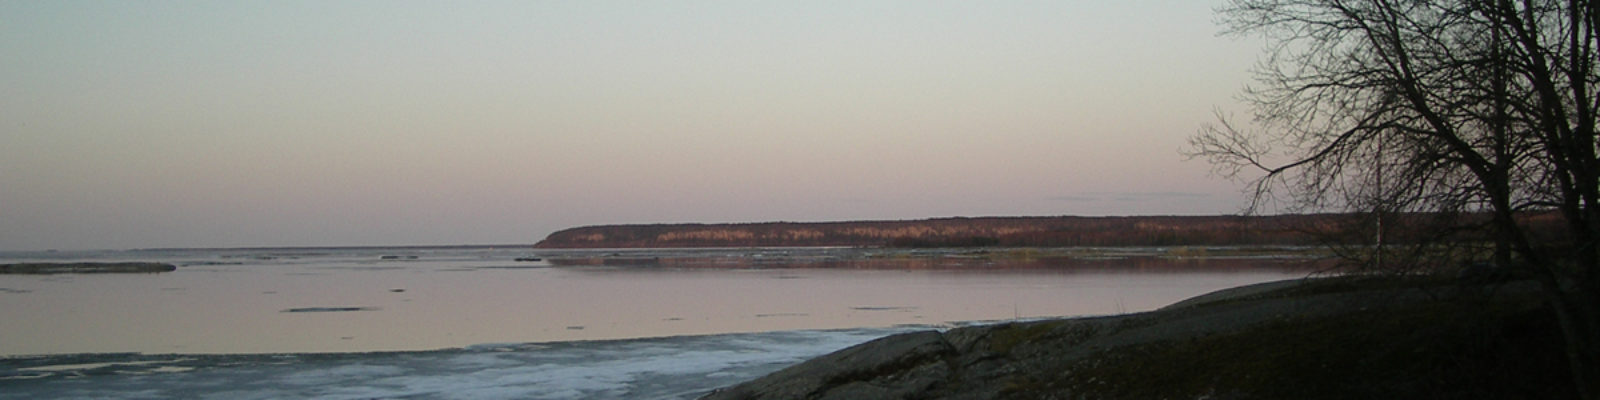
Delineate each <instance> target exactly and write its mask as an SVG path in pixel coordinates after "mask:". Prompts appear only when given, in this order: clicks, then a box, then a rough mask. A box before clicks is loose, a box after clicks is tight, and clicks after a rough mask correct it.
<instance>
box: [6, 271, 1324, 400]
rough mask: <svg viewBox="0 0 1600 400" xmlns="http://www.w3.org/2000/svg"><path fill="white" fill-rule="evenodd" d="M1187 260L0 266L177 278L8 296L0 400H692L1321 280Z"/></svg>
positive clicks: (31, 289)
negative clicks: (797, 373) (922, 351)
mask: <svg viewBox="0 0 1600 400" xmlns="http://www.w3.org/2000/svg"><path fill="white" fill-rule="evenodd" d="M1178 250H1181V251H1178ZM1198 253H1200V254H1201V255H1204V254H1205V253H1207V252H1205V251H1203V250H1202V251H1199V252H1198ZM1211 253H1215V254H1229V252H1227V251H1213V252H1211ZM1195 254H1196V251H1194V249H1162V248H1150V249H1046V250H1027V249H997V250H988V251H972V250H877V249H845V248H818V249H710V250H563V251H547V250H539V251H535V250H532V249H529V248H526V247H518V246H503V247H398V248H293V249H178V250H133V251H100V252H30V253H0V263H11V262H28V261H50V262H67V261H157V262H168V263H173V264H176V265H178V266H179V268H178V270H177V271H175V272H169V273H160V274H76V275H0V321H4V322H3V324H0V399H10V398H18V399H21V398H111V399H143V398H228V399H250V398H327V399H369V398H441V399H448V398H472V399H493V398H536V399H540V398H549V399H575V398H629V399H631V398H643V399H679V398H694V397H698V396H699V395H702V394H704V393H706V392H708V391H710V390H713V389H715V388H718V387H723V386H727V385H731V384H735V383H738V382H741V381H744V380H748V379H751V378H754V377H758V376H760V375H762V374H766V373H769V372H772V371H775V370H777V369H780V368H782V367H784V366H787V365H791V364H793V363H796V362H799V361H802V360H804V359H807V358H810V357H814V356H817V355H821V354H825V353H828V352H831V351H834V350H838V349H841V348H844V347H848V346H850V345H854V344H857V343H861V342H864V341H867V340H870V339H873V338H877V337H881V336H884V335H888V334H893V333H898V332H907V331H912V330H921V329H946V328H949V327H951V326H956V325H962V324H970V323H978V322H981V321H1002V320H1012V319H1033V318H1044V317H1058V316H1078V315H1096V314H1111V313H1121V312H1135V311H1144V310H1150V309H1154V308H1158V307H1160V306H1163V305H1166V304H1170V303H1172V302H1176V301H1178V300H1182V299H1184V298H1187V297H1191V296H1194V295H1199V294H1203V293H1206V292H1210V291H1213V290H1217V289H1223V288H1227V287H1233V286H1239V285H1244V284H1251V283H1257V282H1265V281H1272V280H1280V279H1289V278H1297V277H1302V276H1305V275H1307V274H1308V273H1310V272H1311V270H1309V269H1308V268H1307V266H1305V265H1303V264H1301V263H1299V262H1297V261H1296V260H1294V259H1290V258H1283V257H1272V256H1248V257H1240V256H1224V257H1218V256H1211V257H1204V256H1201V257H1197V256H1195Z"/></svg>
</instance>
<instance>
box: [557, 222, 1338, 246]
mask: <svg viewBox="0 0 1600 400" xmlns="http://www.w3.org/2000/svg"><path fill="white" fill-rule="evenodd" d="M1345 218H1346V217H1345V216H1335V215H1289V216H1264V217H1241V216H1155V217H989V218H941V219H928V220H917V221H861V222H816V223H792V222H769V223H752V224H663V225H607V226H587V227H580V228H572V229H567V230H563V231H560V232H556V233H552V234H550V236H549V237H548V238H545V239H544V240H542V241H540V242H539V243H538V244H536V245H535V247H538V248H646V247H650V248H675V247H799V246H904V247H936V246H937V247H944V246H988V245H998V246H1177V245H1252V244H1310V243H1311V242H1312V241H1313V240H1312V238H1311V237H1310V235H1306V234H1302V233H1299V232H1301V229H1303V228H1305V227H1308V226H1317V225H1324V224H1326V223H1328V222H1330V221H1334V220H1343V219H1345Z"/></svg>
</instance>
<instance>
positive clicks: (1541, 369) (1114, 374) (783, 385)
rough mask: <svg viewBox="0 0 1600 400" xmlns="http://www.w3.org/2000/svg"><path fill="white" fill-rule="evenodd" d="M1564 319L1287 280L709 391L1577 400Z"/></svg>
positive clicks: (1499, 292)
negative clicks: (1559, 326) (1560, 324)
mask: <svg viewBox="0 0 1600 400" xmlns="http://www.w3.org/2000/svg"><path fill="white" fill-rule="evenodd" d="M1548 314H1549V313H1548V312H1547V311H1545V309H1544V308H1543V307H1542V306H1541V305H1540V302H1539V301H1538V297H1537V296H1536V295H1535V292H1534V287H1533V285H1531V284H1529V283H1502V284H1493V285H1488V286H1484V285H1472V286H1464V285H1461V284H1457V283H1454V282H1446V281H1437V280H1435V281H1419V280H1400V279H1396V278H1349V277H1346V278H1322V279H1311V280H1296V281H1285V282H1275V283H1266V284H1261V285H1254V286H1246V287H1241V288H1235V289H1230V290H1225V291H1221V292H1216V293H1212V294H1208V295H1204V296H1200V297H1197V298H1194V299H1191V300H1187V301H1184V302H1180V303H1177V304H1173V305H1171V306H1168V307H1166V308H1163V309H1160V310H1156V311H1152V312H1145V313H1137V314H1129V315H1117V316H1104V317H1090V318H1074V319H1061V320H1044V321H1032V322H1015V323H1004V324H998V325H988V326H974V327H963V328H955V329H950V330H948V331H944V332H938V331H925V332H916V333H908V334H902V335H896V336H891V337H886V338H882V339H878V340H875V341H872V342H868V343H864V344H861V345H857V346H854V347H851V348H848V349H844V350H841V351H838V352H835V353H832V354H828V355H826V356H822V357H819V358H816V359H812V360H810V361H806V362H804V363H801V364H798V365H795V366H792V367H790V368H787V369H784V370H781V371H778V372H775V373H773V374H771V375H768V376H766V377H763V378H759V379H756V380H753V381H750V382H746V383H743V384H740V385H737V386H733V387H729V388H724V389H720V390H718V391H716V392H713V393H711V394H709V395H707V396H705V397H704V399H708V400H726V399H934V398H937V399H1077V398H1084V399H1103V398H1150V399H1153V398H1192V399H1198V398H1213V399H1219V398H1220V399H1257V398H1260V399H1271V398H1299V399H1304V398H1546V399H1549V398H1573V397H1575V394H1573V393H1571V391H1570V390H1571V389H1570V387H1571V385H1570V382H1571V380H1570V379H1569V378H1568V377H1567V376H1568V375H1567V372H1566V370H1565V369H1564V367H1565V364H1564V361H1563V359H1562V358H1561V357H1562V356H1561V354H1562V353H1561V347H1560V343H1561V341H1560V337H1559V332H1558V331H1557V330H1556V328H1555V323H1554V321H1553V319H1552V318H1551V317H1550V316H1549V315H1548Z"/></svg>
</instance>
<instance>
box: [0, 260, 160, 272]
mask: <svg viewBox="0 0 1600 400" xmlns="http://www.w3.org/2000/svg"><path fill="white" fill-rule="evenodd" d="M177 270H178V266H176V265H172V264H163V263H153V262H113V263H90V262H85V263H17V264H0V274H129V273H157V272H172V271H177Z"/></svg>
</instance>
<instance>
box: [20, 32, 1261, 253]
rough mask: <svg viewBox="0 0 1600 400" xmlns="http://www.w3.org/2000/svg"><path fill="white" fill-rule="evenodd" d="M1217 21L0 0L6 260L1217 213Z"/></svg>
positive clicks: (1237, 202) (1228, 91)
mask: <svg viewBox="0 0 1600 400" xmlns="http://www.w3.org/2000/svg"><path fill="white" fill-rule="evenodd" d="M1217 5H1219V4H1218V3H1216V2H1208V1H1195V0H1171V1H1156V0H1132V1H1114V2H1112V1H1002V2H956V1H857V0H848V1H788V2H777V1H674V2H667V1H657V2H634V1H615V2H613V1H505V2H493V1H466V2H439V1H427V2H409V1H321V0H315V1H290V0H284V1H194V2H190V1H141V2H123V1H71V0H60V1H24V0H0V54H3V55H4V56H0V93H3V95H0V250H43V249H63V250H65V249H132V248H152V247H255V246H357V245H427V244H525V243H533V242H535V241H538V240H539V239H542V238H543V237H544V236H545V235H547V234H549V233H551V232H554V231H556V230H560V229H564V228H569V227H574V226H582V225H598V224H618V223H674V222H705V223H715V222H762V221H837V220H859V219H919V218H930V217H951V216H974V217H975V216H1033V215H1151V214H1162V215H1173V214H1182V215H1191V214H1228V213H1236V212H1238V211H1239V210H1240V209H1241V208H1242V206H1243V205H1244V197H1243V196H1242V195H1241V194H1240V190H1239V189H1240V186H1239V185H1238V184H1236V183H1234V182H1230V181H1228V180H1225V179H1221V178H1218V177H1214V176H1211V175H1210V174H1209V171H1210V167H1209V166H1208V165H1206V164H1205V163H1204V161H1202V160H1192V161H1186V160H1185V159H1184V157H1183V156H1182V154H1180V151H1181V150H1182V149H1183V147H1184V145H1185V140H1186V138H1187V137H1188V136H1190V135H1192V134H1193V133H1194V132H1195V131H1196V130H1197V129H1198V128H1199V127H1200V126H1201V125H1202V124H1204V123H1207V122H1210V121H1213V120H1214V119H1215V113H1216V112H1219V111H1220V112H1223V113H1227V114H1233V113H1247V111H1248V110H1244V109H1242V105H1241V104H1240V102H1239V101H1238V100H1237V95H1238V93H1239V92H1240V90H1241V89H1243V88H1244V87H1245V85H1246V84H1247V83H1248V82H1249V77H1250V74H1249V69H1250V67H1251V66H1253V65H1254V64H1255V63H1256V61H1257V60H1258V59H1260V55H1261V50H1262V46H1261V43H1260V41H1259V40H1256V39H1252V38H1235V37H1230V36H1219V34H1218V33H1219V32H1220V30H1221V27H1219V26H1218V25H1216V23H1215V22H1214V21H1215V20H1216V15H1215V13H1214V12H1213V10H1212V9H1213V8H1214V7H1215V6H1217Z"/></svg>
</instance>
